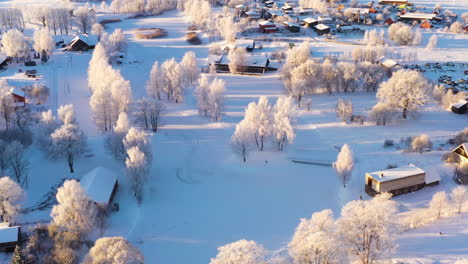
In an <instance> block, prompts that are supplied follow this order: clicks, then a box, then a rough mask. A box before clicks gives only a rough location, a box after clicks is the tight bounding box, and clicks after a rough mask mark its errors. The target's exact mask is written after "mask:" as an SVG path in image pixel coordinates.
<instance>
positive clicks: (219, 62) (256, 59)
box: [209, 54, 277, 74]
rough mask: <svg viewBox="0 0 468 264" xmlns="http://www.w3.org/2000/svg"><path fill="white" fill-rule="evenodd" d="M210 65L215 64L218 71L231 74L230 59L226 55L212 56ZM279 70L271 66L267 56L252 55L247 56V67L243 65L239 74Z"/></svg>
mask: <svg viewBox="0 0 468 264" xmlns="http://www.w3.org/2000/svg"><path fill="white" fill-rule="evenodd" d="M209 64H210V65H211V64H214V65H215V66H216V70H217V71H219V72H229V59H228V58H227V56H226V54H223V55H219V56H210V58H209ZM276 70H277V68H275V67H272V66H271V65H270V60H269V59H268V57H267V56H266V55H261V54H258V55H250V56H247V62H246V65H243V66H242V67H240V68H239V69H238V71H239V72H243V73H262V74H263V73H265V72H269V71H276Z"/></svg>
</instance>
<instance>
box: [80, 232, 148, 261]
mask: <svg viewBox="0 0 468 264" xmlns="http://www.w3.org/2000/svg"><path fill="white" fill-rule="evenodd" d="M104 263H112V264H144V263H145V258H144V257H143V255H142V254H141V252H140V250H138V249H137V248H136V247H134V246H133V245H132V244H130V242H128V241H127V240H126V239H125V238H123V237H102V238H99V239H98V240H96V243H95V244H94V246H93V247H92V248H91V249H90V250H89V253H88V255H87V256H86V257H85V260H84V262H83V264H104Z"/></svg>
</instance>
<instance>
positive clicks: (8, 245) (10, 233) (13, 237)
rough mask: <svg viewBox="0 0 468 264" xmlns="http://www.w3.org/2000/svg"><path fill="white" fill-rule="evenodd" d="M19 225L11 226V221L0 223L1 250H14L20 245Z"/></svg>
mask: <svg viewBox="0 0 468 264" xmlns="http://www.w3.org/2000/svg"><path fill="white" fill-rule="evenodd" d="M20 231H21V228H20V227H19V226H11V225H10V223H7V222H4V223H0V251H4V252H13V251H14V250H15V247H16V245H18V243H19V241H20V238H21V237H20V236H21V232H20Z"/></svg>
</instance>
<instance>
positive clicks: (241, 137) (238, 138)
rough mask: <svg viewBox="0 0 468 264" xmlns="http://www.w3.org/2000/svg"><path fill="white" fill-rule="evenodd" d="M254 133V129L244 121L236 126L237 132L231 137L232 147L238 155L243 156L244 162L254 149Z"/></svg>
mask: <svg viewBox="0 0 468 264" xmlns="http://www.w3.org/2000/svg"><path fill="white" fill-rule="evenodd" d="M253 134H254V132H253V131H252V127H251V126H250V125H249V124H248V123H247V121H246V120H245V119H244V120H242V121H240V122H239V124H237V125H236V130H235V131H234V134H233V135H232V137H231V146H232V149H233V150H234V152H235V153H236V154H238V155H239V156H241V158H242V159H243V161H244V162H246V161H247V156H248V155H249V153H250V151H251V150H252V149H253V148H254V146H253V144H254V137H253Z"/></svg>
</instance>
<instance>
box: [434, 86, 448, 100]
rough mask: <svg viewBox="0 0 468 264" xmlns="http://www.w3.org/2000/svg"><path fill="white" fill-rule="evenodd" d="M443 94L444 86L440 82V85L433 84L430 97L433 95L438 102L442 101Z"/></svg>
mask: <svg viewBox="0 0 468 264" xmlns="http://www.w3.org/2000/svg"><path fill="white" fill-rule="evenodd" d="M444 96H445V86H444V85H442V84H440V85H437V84H436V85H434V88H433V89H432V97H434V100H436V101H437V102H439V103H442V98H443V97H444Z"/></svg>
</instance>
